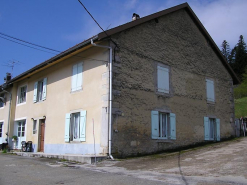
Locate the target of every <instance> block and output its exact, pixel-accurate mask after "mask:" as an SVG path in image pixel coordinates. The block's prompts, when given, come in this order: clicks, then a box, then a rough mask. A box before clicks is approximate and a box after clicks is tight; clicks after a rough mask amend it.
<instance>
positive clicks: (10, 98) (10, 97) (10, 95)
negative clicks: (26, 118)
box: [2, 89, 12, 144]
mask: <svg viewBox="0 0 247 185" xmlns="http://www.w3.org/2000/svg"><path fill="white" fill-rule="evenodd" d="M2 91H3V92H6V93H8V94H9V116H8V128H7V133H8V135H7V142H8V144H9V125H10V110H11V100H12V94H11V93H10V92H8V91H5V90H3V89H2Z"/></svg>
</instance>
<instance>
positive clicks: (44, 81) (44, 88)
mask: <svg viewBox="0 0 247 185" xmlns="http://www.w3.org/2000/svg"><path fill="white" fill-rule="evenodd" d="M46 84H47V78H44V80H43V96H42V100H43V101H44V100H46V86H47V85H46Z"/></svg>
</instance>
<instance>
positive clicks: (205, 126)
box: [204, 117, 209, 141]
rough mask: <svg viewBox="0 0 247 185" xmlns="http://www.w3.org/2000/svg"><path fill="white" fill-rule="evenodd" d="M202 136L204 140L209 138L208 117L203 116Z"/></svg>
mask: <svg viewBox="0 0 247 185" xmlns="http://www.w3.org/2000/svg"><path fill="white" fill-rule="evenodd" d="M204 137H205V138H204V139H205V140H206V141H208V140H209V118H208V117H204Z"/></svg>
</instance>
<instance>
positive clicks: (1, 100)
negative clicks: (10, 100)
mask: <svg viewBox="0 0 247 185" xmlns="http://www.w3.org/2000/svg"><path fill="white" fill-rule="evenodd" d="M4 100H5V98H4V94H0V108H1V107H3V106H4Z"/></svg>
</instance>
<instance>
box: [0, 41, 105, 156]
mask: <svg viewBox="0 0 247 185" xmlns="http://www.w3.org/2000/svg"><path fill="white" fill-rule="evenodd" d="M101 44H102V43H101ZM105 44H107V43H105ZM84 48H85V47H84ZM108 61H109V50H108V49H104V48H98V47H93V46H92V47H89V48H88V49H86V50H85V51H81V52H79V53H77V54H76V55H74V56H70V57H69V58H67V59H65V60H62V61H60V62H58V63H57V64H55V65H52V66H50V67H48V68H46V69H44V70H41V71H39V72H37V73H36V74H33V75H31V76H30V77H28V78H25V79H23V80H20V81H18V82H14V84H13V87H12V89H9V90H10V91H11V92H12V95H13V98H12V108H11V121H10V138H11V137H12V135H15V134H16V133H17V128H16V127H15V124H16V123H17V121H20V120H25V121H26V124H25V138H24V139H25V141H32V143H33V151H34V152H37V151H39V147H40V146H39V139H40V138H39V135H40V130H39V129H40V122H41V121H42V120H45V134H44V153H57V154H94V144H95V148H96V154H106V153H108V113H107V110H108V98H107V97H108V92H109V90H108V88H109V84H108V82H109V75H108V73H109V70H108ZM80 62H83V72H82V79H83V80H82V89H81V90H77V91H74V92H72V91H71V84H72V67H73V65H75V64H77V63H80ZM44 78H47V86H46V87H47V88H46V91H47V92H46V99H45V100H44V101H39V102H36V103H34V101H33V96H34V84H35V82H37V81H39V80H41V79H44ZM24 85H26V86H27V93H26V102H25V103H21V104H18V103H17V102H18V92H19V90H20V87H21V86H24ZM85 110H86V132H85V134H86V141H84V142H80V141H74V142H73V141H71V142H69V143H67V142H65V139H64V138H65V115H66V114H67V113H74V112H80V111H85ZM0 120H4V133H5V132H6V131H7V121H8V102H7V104H6V106H5V107H4V108H1V109H0ZM33 120H37V132H36V133H35V134H34V133H33ZM93 120H94V132H93ZM93 133H95V143H94V139H93ZM10 145H13V143H11V141H10ZM17 148H18V149H20V144H19V146H17Z"/></svg>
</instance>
